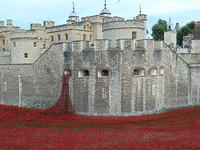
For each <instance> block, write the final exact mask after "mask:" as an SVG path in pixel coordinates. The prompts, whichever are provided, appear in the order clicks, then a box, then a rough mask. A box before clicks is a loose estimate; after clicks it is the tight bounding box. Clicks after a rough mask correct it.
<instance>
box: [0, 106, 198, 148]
mask: <svg viewBox="0 0 200 150" xmlns="http://www.w3.org/2000/svg"><path fill="white" fill-rule="evenodd" d="M97 149H98V150H112V149H114V150H200V107H194V108H183V109H178V110H173V111H169V112H166V113H162V114H157V115H146V116H140V117H139V116H138V117H88V116H80V115H72V114H70V115H69V114H68V115H59V116H52V115H47V114H45V113H43V110H37V109H28V108H18V107H13V106H4V105H0V150H97Z"/></svg>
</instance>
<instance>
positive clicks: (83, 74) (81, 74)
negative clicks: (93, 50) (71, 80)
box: [78, 70, 90, 78]
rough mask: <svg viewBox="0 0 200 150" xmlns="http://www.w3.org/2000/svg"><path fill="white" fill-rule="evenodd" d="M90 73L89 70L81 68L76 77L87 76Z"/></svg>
mask: <svg viewBox="0 0 200 150" xmlns="http://www.w3.org/2000/svg"><path fill="white" fill-rule="evenodd" d="M89 75H90V73H89V70H81V71H79V72H78V77H79V78H81V77H88V76H89Z"/></svg>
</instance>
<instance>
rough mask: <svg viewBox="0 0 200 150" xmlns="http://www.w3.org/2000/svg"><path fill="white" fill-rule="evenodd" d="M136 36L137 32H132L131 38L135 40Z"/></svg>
mask: <svg viewBox="0 0 200 150" xmlns="http://www.w3.org/2000/svg"><path fill="white" fill-rule="evenodd" d="M136 38H137V32H135V31H134V32H132V39H133V40H135V39H136Z"/></svg>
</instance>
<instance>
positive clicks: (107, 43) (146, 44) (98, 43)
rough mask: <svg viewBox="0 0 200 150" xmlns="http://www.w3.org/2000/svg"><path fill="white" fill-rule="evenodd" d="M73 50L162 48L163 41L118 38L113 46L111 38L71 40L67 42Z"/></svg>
mask: <svg viewBox="0 0 200 150" xmlns="http://www.w3.org/2000/svg"><path fill="white" fill-rule="evenodd" d="M68 45H69V46H70V48H69V49H71V50H72V51H73V52H81V51H84V50H86V49H90V50H92V51H109V50H121V51H124V50H133V51H134V50H162V49H163V42H162V41H154V40H148V39H145V40H131V39H119V40H117V41H116V45H115V47H111V40H107V39H98V40H94V42H93V44H91V43H90V42H89V41H83V40H80V41H73V42H70V43H68Z"/></svg>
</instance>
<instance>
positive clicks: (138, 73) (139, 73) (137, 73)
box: [133, 68, 144, 76]
mask: <svg viewBox="0 0 200 150" xmlns="http://www.w3.org/2000/svg"><path fill="white" fill-rule="evenodd" d="M133 75H134V76H144V69H142V68H141V69H135V70H134V71H133Z"/></svg>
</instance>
